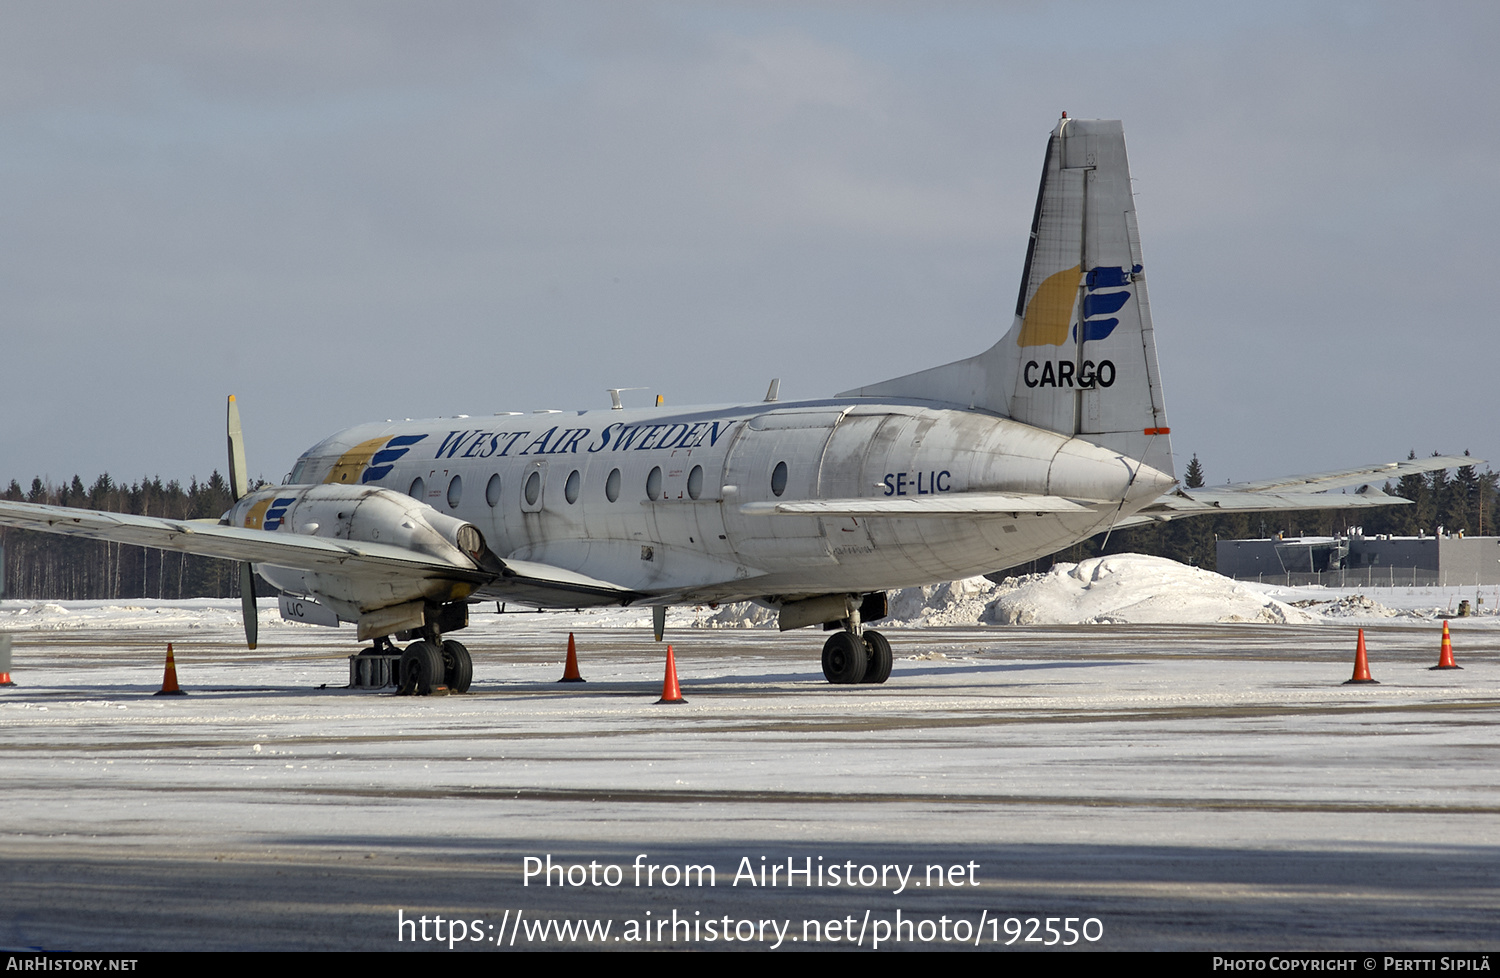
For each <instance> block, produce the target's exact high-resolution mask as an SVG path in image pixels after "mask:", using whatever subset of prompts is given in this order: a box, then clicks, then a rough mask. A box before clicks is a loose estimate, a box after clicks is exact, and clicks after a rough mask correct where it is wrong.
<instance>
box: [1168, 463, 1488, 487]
mask: <svg viewBox="0 0 1500 978" xmlns="http://www.w3.org/2000/svg"><path fill="white" fill-rule="evenodd" d="M1483 464H1484V459H1482V458H1470V457H1469V456H1467V455H1434V456H1432V457H1431V458H1410V459H1407V460H1406V461H1404V462H1386V463H1384V464H1383V465H1366V466H1364V467H1362V468H1357V469H1340V470H1339V471H1337V472H1319V473H1317V474H1315V475H1289V476H1284V477H1283V478H1280V479H1266V480H1264V481H1261V482H1235V483H1231V484H1230V485H1227V486H1219V487H1215V489H1216V491H1219V490H1226V489H1227V490H1235V491H1237V492H1275V491H1278V490H1281V489H1309V487H1312V486H1316V487H1317V489H1316V490H1312V489H1309V491H1318V490H1323V489H1341V488H1344V487H1346V486H1362V485H1366V484H1368V483H1374V482H1385V481H1389V480H1392V479H1399V478H1401V477H1402V476H1405V475H1415V474H1416V473H1419V472H1436V471H1437V470H1438V469H1456V468H1460V467H1461V466H1465V465H1483ZM1189 491H1191V492H1192V493H1193V494H1194V495H1195V496H1196V495H1197V494H1198V493H1199V492H1201V491H1202V490H1197V489H1194V490H1189Z"/></svg>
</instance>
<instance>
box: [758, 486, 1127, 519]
mask: <svg viewBox="0 0 1500 978" xmlns="http://www.w3.org/2000/svg"><path fill="white" fill-rule="evenodd" d="M1118 504H1119V501H1118V500H1115V501H1105V500H1098V499H1064V498H1063V497H1061V496H1043V495H1039V494H1035V493H1024V492H939V493H934V494H932V495H925V496H902V497H894V496H869V497H860V498H857V499H799V500H794V501H788V502H784V503H780V502H774V501H771V502H756V503H745V504H744V505H742V506H740V512H741V513H744V514H745V515H746V516H854V517H865V518H878V517H884V518H887V519H922V518H925V517H932V518H938V517H942V518H946V519H953V518H954V517H962V516H999V515H1001V514H1004V513H1086V512H1089V511H1090V510H1094V509H1099V508H1102V507H1105V506H1116V505H1118Z"/></svg>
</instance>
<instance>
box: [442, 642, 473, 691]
mask: <svg viewBox="0 0 1500 978" xmlns="http://www.w3.org/2000/svg"><path fill="white" fill-rule="evenodd" d="M473 682H474V660H473V659H471V658H470V657H469V650H468V649H466V648H464V647H463V646H462V645H460V644H459V643H458V642H452V641H449V642H444V643H443V685H444V686H447V687H448V689H449V691H450V692H454V693H467V692H468V691H469V685H470V684H471V683H473Z"/></svg>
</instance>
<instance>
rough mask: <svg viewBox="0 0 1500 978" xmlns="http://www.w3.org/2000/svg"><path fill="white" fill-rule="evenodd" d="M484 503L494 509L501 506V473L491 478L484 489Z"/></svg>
mask: <svg viewBox="0 0 1500 978" xmlns="http://www.w3.org/2000/svg"><path fill="white" fill-rule="evenodd" d="M484 501H485V502H487V503H489V504H490V509H494V508H495V507H496V506H498V505H499V504H500V473H499V472H496V473H495V474H494V475H492V476H490V481H489V484H488V485H486V486H485V487H484Z"/></svg>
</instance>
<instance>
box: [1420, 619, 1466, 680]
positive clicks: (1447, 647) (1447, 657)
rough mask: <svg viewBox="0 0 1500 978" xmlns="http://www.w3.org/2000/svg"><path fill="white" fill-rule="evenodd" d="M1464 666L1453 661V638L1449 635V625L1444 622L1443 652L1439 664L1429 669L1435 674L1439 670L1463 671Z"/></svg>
mask: <svg viewBox="0 0 1500 978" xmlns="http://www.w3.org/2000/svg"><path fill="white" fill-rule="evenodd" d="M1462 668H1463V666H1461V665H1459V664H1458V663H1457V662H1454V661H1453V638H1452V636H1450V635H1449V634H1448V623H1447V622H1446V621H1445V622H1443V652H1442V654H1441V655H1439V656H1438V664H1437V665H1435V666H1433V667H1432V668H1431V669H1428V670H1427V671H1428V672H1434V671H1436V670H1438V669H1462Z"/></svg>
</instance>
